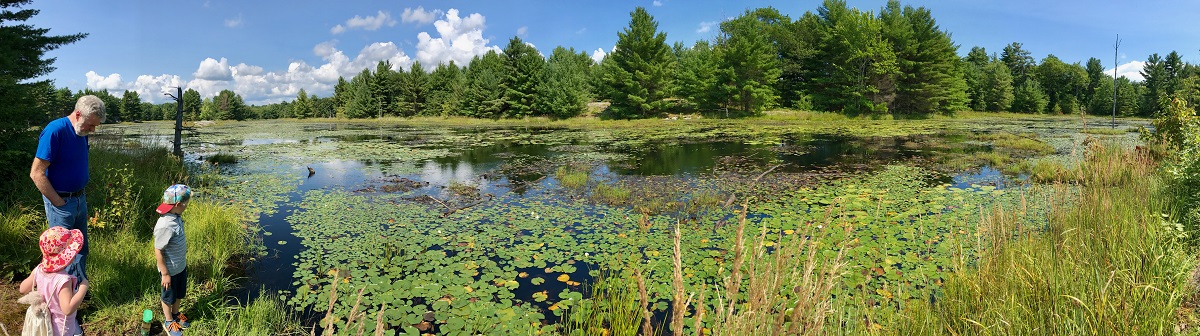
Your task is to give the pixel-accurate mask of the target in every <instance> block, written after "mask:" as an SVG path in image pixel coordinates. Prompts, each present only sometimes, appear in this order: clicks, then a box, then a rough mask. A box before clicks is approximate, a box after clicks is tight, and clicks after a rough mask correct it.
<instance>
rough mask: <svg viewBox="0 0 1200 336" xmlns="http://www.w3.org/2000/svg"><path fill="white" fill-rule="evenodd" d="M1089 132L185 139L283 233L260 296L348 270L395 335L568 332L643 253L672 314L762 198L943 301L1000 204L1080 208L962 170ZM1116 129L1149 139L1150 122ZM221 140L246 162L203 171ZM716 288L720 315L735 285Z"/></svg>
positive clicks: (765, 234) (1068, 149)
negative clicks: (672, 302) (678, 263)
mask: <svg viewBox="0 0 1200 336" xmlns="http://www.w3.org/2000/svg"><path fill="white" fill-rule="evenodd" d="M1122 123H1124V124H1122V125H1121V126H1120V127H1124V128H1131V127H1134V126H1137V125H1140V124H1139V122H1137V121H1133V122H1130V121H1122ZM502 124H503V123H502ZM1092 127H1095V126H1092ZM1079 129H1080V127H1079V125H1078V119H1076V118H1030V119H1015V118H1014V119H1009V118H997V119H985V120H974V121H972V120H957V119H947V120H917V121H888V122H883V121H880V122H875V121H847V122H845V123H842V124H839V123H832V122H830V123H823V122H807V123H794V122H793V123H789V122H779V121H772V120H751V121H734V122H720V121H712V120H704V121H694V122H684V121H675V122H667V121H656V120H649V121H641V122H639V123H621V122H614V123H612V124H601V125H600V126H595V125H582V126H581V125H574V124H561V125H558V124H555V123H550V125H549V127H528V126H522V125H519V124H511V123H509V124H506V125H505V126H503V127H494V126H479V125H459V126H455V127H446V126H438V125H431V124H423V123H421V122H416V123H413V124H404V123H402V122H401V123H388V122H378V123H357V124H355V123H338V122H324V121H322V122H297V121H253V122H227V123H220V124H218V125H216V126H207V127H200V128H197V129H195V130H194V131H191V132H189V133H188V134H186V136H185V141H184V144H185V151H186V152H188V160H189V161H191V162H193V164H194V165H195V166H196V169H198V170H203V171H209V172H212V175H214V178H215V179H217V181H219V182H218V183H217V187H214V188H213V190H201V191H200V192H206V193H209V194H210V195H211V196H214V197H219V198H222V199H227V200H228V202H229V204H231V205H234V206H237V207H241V208H244V209H246V210H247V211H246V213H247V214H248V216H249V218H250V219H251V220H252V221H255V220H256V221H257V222H258V224H259V225H258V227H259V228H261V229H262V230H263V231H264V236H265V235H267V234H269V235H270V236H269V237H264V238H263V239H262V242H261V244H262V245H263V246H264V247H265V248H266V251H267V253H264V255H263V256H257V257H256V259H255V261H254V262H252V265H251V267H250V271H249V272H250V274H248V280H247V282H248V283H246V284H245V286H244V287H246V288H254V289H250V290H249V291H248V292H246V293H239V295H248V296H256V295H258V293H259V291H258V290H257V289H258V288H262V289H264V290H266V291H269V292H275V291H283V293H284V295H285V296H286V297H287V299H288V301H289V302H290V303H291V304H292V305H294V307H295V308H296V309H297V310H300V311H305V312H310V313H312V312H320V313H322V314H323V312H324V311H325V309H326V307H327V305H328V304H329V299H330V298H329V295H330V292H331V291H332V290H333V286H334V285H333V284H334V283H337V293H338V300H337V301H336V303H335V306H334V310H333V315H334V316H335V317H337V318H339V321H340V322H338V323H340V324H344V323H345V316H346V315H347V314H349V312H350V311H351V310H353V309H355V307H353V306H354V304H355V302H356V301H357V294H358V293H359V291H360V290H361V292H362V293H363V294H362V295H363V296H362V299H361V301H359V304H360V307H358V308H357V311H367V312H372V313H374V312H378V311H379V310H381V309H383V310H384V316H385V319H386V321H387V322H386V324H387V326H388V327H389V328H391V329H395V330H402V331H405V332H408V333H415V332H416V331H417V330H416V329H415V328H417V327H418V326H423V325H422V324H421V323H422V322H423V321H424V322H428V323H427V325H431V326H432V327H434V329H431V330H436V331H437V332H438V333H440V334H451V335H455V334H475V333H483V334H527V333H530V332H531V331H533V330H547V331H548V330H550V329H553V328H554V325H553V324H554V323H555V322H556V321H558V319H559V318H560V315H561V314H563V313H564V312H565V311H567V310H569V309H570V307H571V306H572V305H574V304H577V303H578V302H580V300H583V299H585V297H584V293H585V292H586V287H587V286H588V285H589V284H590V283H591V282H592V281H594V279H595V277H596V276H597V275H598V274H601V272H602V271H607V272H611V274H612V275H613V276H616V277H618V278H623V279H630V278H631V277H632V274H631V273H629V267H632V266H638V267H642V268H643V269H644V273H645V275H646V277H647V285H648V292H649V295H650V296H651V297H652V300H654V302H653V304H652V306H651V309H652V310H653V311H655V313H656V314H658V315H659V316H661V314H662V313H664V312H665V311H667V307H668V303H669V298H670V296H671V292H672V290H671V289H670V279H671V255H672V248H671V246H672V245H671V244H672V243H671V241H672V240H671V235H670V229H671V228H672V226H673V225H680V226H681V228H682V231H683V232H684V233H685V234H684V236H683V239H682V250H683V256H682V261H683V273H684V281H685V283H686V284H687V286H688V288H689V290H692V289H695V288H699V287H700V286H701V284H707V285H708V288H710V289H711V288H714V287H715V286H717V285H719V284H723V279H725V278H726V277H727V276H729V275H730V268H731V267H732V266H731V260H732V258H733V256H732V252H731V250H732V248H733V241H734V237H733V236H734V234H735V232H736V226H737V218H738V216H739V213H738V211H742V210H743V209H742V208H741V206H740V205H741V204H742V201H746V200H748V201H749V209H748V211H749V214H748V216H747V217H748V221H747V223H746V225H747V228H746V231H745V235H746V237H745V238H746V241H747V242H756V243H757V241H758V239H760V238H761V239H763V240H764V241H763V242H762V243H761V244H762V245H763V246H761V248H764V249H766V250H768V251H770V250H773V249H775V248H778V247H779V246H781V245H785V244H794V243H795V242H796V240H797V239H815V240H816V241H817V242H819V244H818V245H817V246H819V248H821V249H822V250H821V253H822V254H823V255H825V256H830V255H832V254H836V253H837V251H838V250H839V249H842V248H844V249H845V250H846V258H847V260H848V261H849V263H850V268H849V269H848V273H847V274H846V276H845V277H843V279H842V280H843V283H842V286H840V287H839V289H838V290H837V291H836V292H835V293H834V294H835V296H836V297H838V298H839V299H846V300H854V301H855V302H869V303H871V304H873V305H876V306H878V307H880V308H881V309H895V308H896V307H898V306H899V305H900V303H901V302H905V301H909V300H936V299H937V293H938V292H937V291H938V286H939V284H940V283H941V281H942V279H943V278H944V276H945V274H947V273H948V272H951V271H953V270H954V268H955V267H959V266H963V265H962V264H961V263H960V262H957V261H956V260H971V259H972V258H971V257H972V256H973V255H974V253H976V251H979V250H980V249H984V248H987V246H983V245H982V244H983V243H981V241H986V240H982V239H979V237H980V236H981V235H984V234H988V232H986V228H984V229H980V226H979V223H980V215H981V213H985V212H987V211H990V209H994V208H1004V209H1020V211H1019V212H1018V213H1019V214H1020V216H1021V219H1022V220H1023V221H1024V223H1025V225H1023V227H1024V228H1026V230H1028V231H1030V232H1033V231H1037V230H1042V229H1044V227H1045V225H1046V213H1047V211H1048V208H1049V205H1050V204H1052V202H1062V201H1063V200H1060V199H1055V200H1050V199H1048V198H1049V197H1050V196H1049V195H1050V191H1049V190H1047V189H1048V188H1047V187H1045V186H1041V185H1036V184H1029V183H1028V182H1027V181H1024V180H1022V179H1021V178H1020V176H1018V175H1011V174H1008V175H1006V174H1004V173H1002V172H1001V171H1000V170H999V167H989V166H982V167H981V166H979V165H975V166H970V167H966V168H965V169H964V168H962V167H960V166H953V167H951V166H950V165H946V164H945V163H946V162H952V161H955V160H957V159H959V158H963V157H972V156H973V155H977V154H980V153H991V152H992V151H996V150H998V149H997V147H996V145H995V144H994V143H992V142H990V141H989V140H987V139H990V138H989V137H988V136H987V135H988V134H994V133H1005V134H1015V135H1017V136H1020V137H1025V138H1028V139H1032V140H1033V141H1035V142H1037V143H1042V144H1045V145H1047V147H1050V148H1052V151H1050V152H1052V153H1050V154H1045V153H1038V154H1034V153H1030V152H1022V151H1011V150H1007V149H1005V151H1006V152H1005V154H1006V155H1012V156H1013V157H1014V160H1056V161H1061V162H1064V163H1066V164H1068V165H1069V164H1070V162H1072V161H1073V160H1077V159H1078V158H1079V157H1082V153H1081V152H1080V150H1079V148H1080V144H1081V143H1082V141H1083V139H1084V138H1085V136H1082V135H1080V134H1079V132H1078V131H1079ZM169 130H170V129H169V125H168V124H167V123H142V124H135V125H118V126H113V127H109V128H108V129H106V130H105V134H102V135H101V136H99V137H98V140H101V141H109V142H112V143H114V144H115V145H117V146H154V145H163V144H164V141H169V136H168V134H169ZM1106 137H1107V139H1109V140H1110V141H1118V142H1122V143H1128V144H1131V145H1132V144H1136V135H1134V134H1133V133H1129V134H1124V135H1109V136H1106ZM218 153H220V154H231V155H234V156H237V157H238V159H239V160H238V162H237V163H234V164H228V165H217V166H212V165H209V164H206V163H202V162H204V161H203V158H204V157H206V156H209V155H214V154H218ZM310 169H311V170H310ZM767 169H773V170H772V173H771V174H767V175H764V176H762V177H761V178H760V179H759V180H757V181H756V180H755V178H756V177H758V175H759V174H760V173H762V172H763V171H765V170H767ZM572 174H575V175H573V176H575V178H576V180H574V181H573V182H571V183H567V182H565V180H564V179H565V178H567V177H568V176H572ZM580 177H582V178H580ZM733 193H736V194H737V195H738V198H737V199H736V202H733V203H731V206H725V202H726V200H727V197H728V196H729V195H730V194H733ZM1059 195H1061V192H1060V194H1059ZM981 230H982V231H981ZM1014 234H1021V233H1020V232H1018V233H1014ZM748 248H760V246H749V247H748ZM743 284H745V282H743ZM707 299H708V301H709V302H705V303H704V304H706V305H708V309H707V310H708V311H714V310H715V304H716V296H715V295H709V296H708V297H707ZM385 305H386V307H385ZM372 316H373V315H372ZM368 320H373V317H372V318H370V319H368ZM430 320H431V321H430ZM687 325H688V327H689V328H690V327H691V326H692V323H687ZM368 329H370V328H368ZM689 333H691V331H689Z"/></svg>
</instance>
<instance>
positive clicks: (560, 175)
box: [554, 166, 588, 189]
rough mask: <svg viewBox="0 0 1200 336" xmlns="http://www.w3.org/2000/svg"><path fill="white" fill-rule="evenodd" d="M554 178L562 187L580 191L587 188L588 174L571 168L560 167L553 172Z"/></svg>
mask: <svg viewBox="0 0 1200 336" xmlns="http://www.w3.org/2000/svg"><path fill="white" fill-rule="evenodd" d="M554 178H556V179H558V181H559V183H561V184H562V186H564V187H567V188H571V189H580V188H583V187H586V186H587V183H588V172H587V171H586V170H580V169H576V168H575V167H571V166H562V167H558V168H557V169H555V170H554Z"/></svg>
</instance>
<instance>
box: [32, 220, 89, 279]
mask: <svg viewBox="0 0 1200 336" xmlns="http://www.w3.org/2000/svg"><path fill="white" fill-rule="evenodd" d="M38 246H40V247H41V248H42V263H41V264H38V267H41V268H42V271H43V272H46V273H54V272H58V271H60V270H62V269H63V268H65V267H67V265H70V264H71V261H72V260H75V255H76V254H79V250H80V249H82V248H83V232H80V231H79V230H67V228H64V227H61V226H55V227H52V228H49V229H47V230H46V231H44V232H42V237H41V238H40V239H38Z"/></svg>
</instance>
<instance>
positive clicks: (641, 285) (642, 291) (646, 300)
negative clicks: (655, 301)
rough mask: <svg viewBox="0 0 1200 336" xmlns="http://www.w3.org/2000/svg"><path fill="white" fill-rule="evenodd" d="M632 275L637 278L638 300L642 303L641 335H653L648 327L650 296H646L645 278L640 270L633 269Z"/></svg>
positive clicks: (652, 329) (651, 329) (652, 330)
mask: <svg viewBox="0 0 1200 336" xmlns="http://www.w3.org/2000/svg"><path fill="white" fill-rule="evenodd" d="M633 274H634V276H636V277H637V285H638V298H640V299H641V302H642V335H653V334H654V333H653V332H654V328H652V327H651V326H650V310H649V309H647V308H646V307H647V305H649V304H650V295H648V294H646V278H645V277H643V276H642V270H641V269H640V268H637V267H634V268H633Z"/></svg>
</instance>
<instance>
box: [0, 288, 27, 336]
mask: <svg viewBox="0 0 1200 336" xmlns="http://www.w3.org/2000/svg"><path fill="white" fill-rule="evenodd" d="M20 285H21V284H19V283H7V282H0V324H3V325H4V328H3V329H4V330H7V331H8V335H20V334H21V327H22V326H23V325H24V323H25V308H26V307H25V305H23V304H20V303H17V299H19V298H21V293H20V292H19V291H18V290H17V289H18V287H19V286H20ZM3 334H4V331H3V330H0V335H3ZM8 335H5V336H8Z"/></svg>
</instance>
